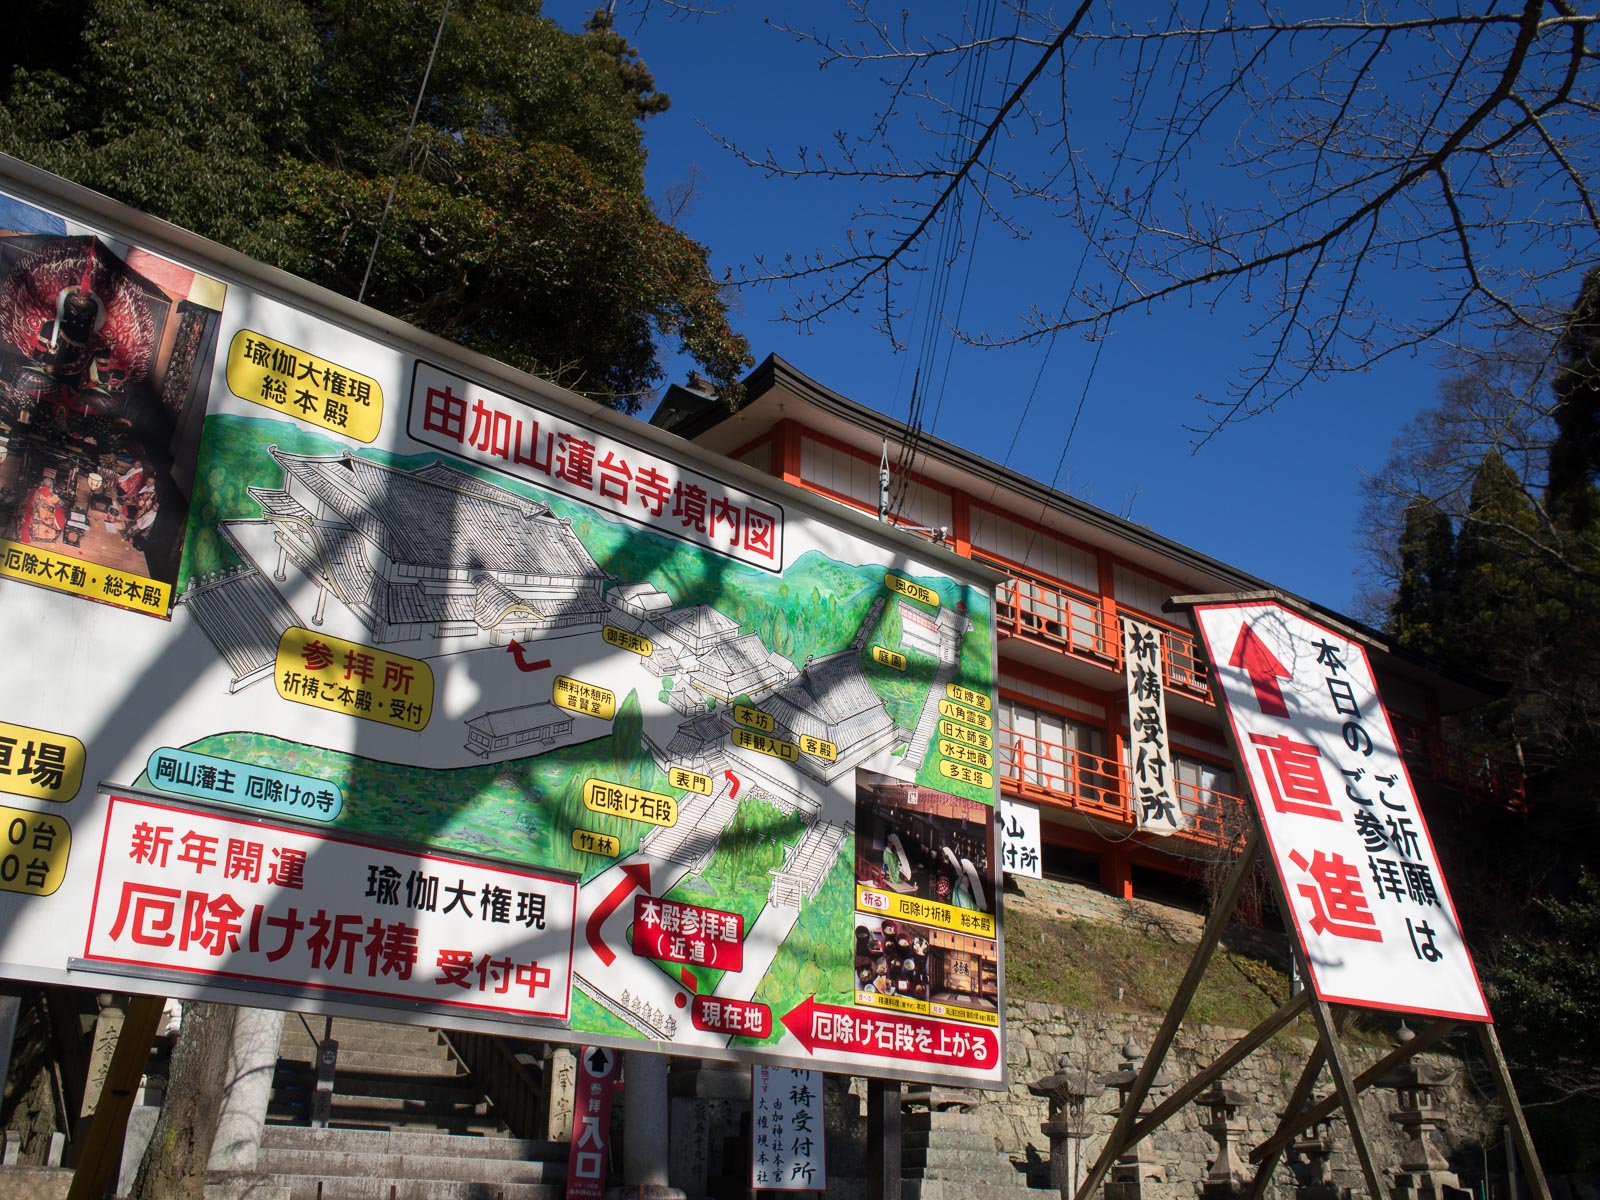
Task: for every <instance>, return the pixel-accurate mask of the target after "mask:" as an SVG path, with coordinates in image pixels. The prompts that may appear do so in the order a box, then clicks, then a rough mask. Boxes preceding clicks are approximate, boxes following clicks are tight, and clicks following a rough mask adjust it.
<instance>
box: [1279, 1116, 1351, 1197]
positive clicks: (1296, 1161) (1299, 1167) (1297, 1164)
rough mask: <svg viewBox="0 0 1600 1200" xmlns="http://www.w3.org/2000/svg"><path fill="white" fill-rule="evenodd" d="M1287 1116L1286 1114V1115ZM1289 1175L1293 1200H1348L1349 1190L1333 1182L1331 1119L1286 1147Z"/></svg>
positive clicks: (1301, 1135) (1319, 1122)
mask: <svg viewBox="0 0 1600 1200" xmlns="http://www.w3.org/2000/svg"><path fill="white" fill-rule="evenodd" d="M1286 1115H1287V1114H1286ZM1288 1162H1289V1171H1290V1173H1291V1174H1292V1175H1293V1176H1294V1180H1295V1189H1294V1191H1295V1197H1296V1200H1350V1189H1349V1188H1341V1187H1339V1186H1338V1185H1337V1184H1335V1183H1334V1180H1333V1118H1332V1117H1331V1116H1330V1117H1323V1118H1322V1120H1320V1121H1318V1122H1317V1123H1316V1124H1314V1125H1312V1126H1311V1127H1310V1128H1309V1129H1306V1130H1304V1131H1302V1132H1301V1134H1300V1136H1299V1137H1297V1138H1295V1139H1294V1141H1292V1142H1290V1143H1289V1154H1288Z"/></svg>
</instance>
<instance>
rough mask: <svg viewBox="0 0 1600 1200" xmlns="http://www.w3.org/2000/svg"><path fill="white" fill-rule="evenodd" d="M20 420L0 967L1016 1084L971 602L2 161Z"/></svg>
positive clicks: (274, 280)
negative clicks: (295, 871) (1009, 1062)
mask: <svg viewBox="0 0 1600 1200" xmlns="http://www.w3.org/2000/svg"><path fill="white" fill-rule="evenodd" d="M15 192H20V193H26V194H25V195H21V194H19V195H13V194H12V193H15ZM58 203H59V204H60V208H59V209H58V208H57V207H56V206H57V204H58ZM41 331H43V332H41ZM0 433H3V437H4V438H5V439H7V440H6V441H5V443H4V446H3V452H0V616H3V618H4V621H5V626H6V628H8V629H10V630H13V631H26V634H25V636H24V635H22V634H21V633H17V634H16V636H13V638H12V639H11V641H10V642H9V643H7V646H6V651H7V655H8V657H7V659H6V667H7V669H6V671H5V672H4V673H0V980H29V981H33V982H38V983H49V984H68V985H80V984H82V983H83V982H84V981H85V980H86V979H87V980H88V986H92V987H111V988H112V989H113V990H127V986H125V985H124V984H123V981H124V980H125V981H127V982H128V984H131V985H132V988H133V990H137V989H138V988H139V987H141V986H142V987H149V988H151V989H152V990H157V989H159V990H160V991H161V993H162V994H164V995H175V996H179V997H182V998H185V999H189V998H204V999H212V998H217V999H221V1000H223V1001H228V1000H236V999H237V998H238V994H239V993H238V989H239V988H241V987H244V988H249V989H253V990H254V991H255V992H256V994H258V995H259V996H260V997H261V1000H260V1002H261V1003H266V1004H269V1005H270V1004H275V1003H276V1004H280V1005H284V1006H289V1005H290V1004H291V1003H292V1005H293V1006H294V1007H297V1008H307V1007H310V1008H314V1009H318V1010H332V1011H336V1012H343V1011H346V1010H356V1011H360V1010H361V1009H363V1008H364V1007H366V1006H368V1005H387V1006H389V1011H390V1012H391V1014H392V1015H393V1016H394V1018H395V1019H399V1020H409V1021H421V1020H424V1019H426V1020H429V1021H433V1022H436V1023H440V1024H446V1025H448V1024H449V1022H450V1021H451V1020H452V1019H459V1020H461V1021H464V1022H467V1023H468V1024H470V1025H471V1026H472V1027H474V1028H483V1027H487V1026H493V1027H495V1028H496V1029H498V1030H499V1031H501V1032H506V1033H513V1034H517V1033H519V1032H520V1031H521V1030H522V1029H523V1028H524V1027H525V1026H526V1025H527V1023H528V1021H529V1020H530V1019H531V1020H533V1021H536V1022H538V1023H539V1025H540V1028H539V1030H538V1036H541V1037H553V1038H555V1039H556V1040H564V1041H569V1042H573V1043H578V1044H583V1045H589V1046H602V1047H607V1048H608V1049H609V1050H627V1049H630V1048H632V1047H635V1046H639V1045H648V1046H650V1047H652V1048H654V1049H658V1050H664V1051H670V1052H671V1053H675V1054H688V1055H690V1056H693V1057H700V1058H718V1059H722V1060H725V1061H736V1062H743V1063H756V1062H760V1063H764V1064H767V1065H774V1066H785V1067H800V1068H811V1067H820V1068H823V1069H826V1070H837V1071H841V1072H843V1073H846V1074H866V1075H879V1076H885V1077H891V1078H897V1079H902V1080H904V1079H910V1078H916V1079H919V1080H924V1081H927V1082H941V1083H942V1082H946V1081H949V1082H954V1083H959V1084H961V1085H963V1086H984V1087H1001V1086H1004V1082H1005V1078H1004V1076H1005V1072H1004V1055H1003V1053H1002V1049H1003V1047H1002V1044H1001V1043H1002V1033H1001V1030H1002V1027H1003V1020H1004V1014H1005V1011H1006V1009H1005V1001H1004V996H1003V994H1002V990H1001V986H1000V980H999V976H998V971H997V970H996V969H995V968H996V965H997V964H998V961H999V957H1000V955H999V949H1000V943H999V929H1000V920H999V917H1000V914H999V904H1000V896H999V894H998V893H999V888H998V887H997V886H996V885H997V884H998V881H999V870H998V858H997V855H996V852H995V847H994V842H993V830H994V826H995V821H994V805H995V802H996V797H997V792H996V788H995V778H994V764H993V762H992V761H991V758H992V750H993V739H994V722H993V717H992V715H991V714H992V713H993V711H994V707H993V706H994V623H993V600H992V586H991V581H990V579H989V576H988V573H987V571H986V570H985V569H982V568H978V567H975V566H973V565H972V564H969V563H965V562H963V560H961V559H959V558H957V557H955V556H954V555H951V554H948V553H947V552H946V551H944V550H938V549H935V548H933V547H926V548H925V547H924V546H923V544H921V543H919V542H916V541H913V540H911V539H910V536H909V535H906V534H903V533H899V532H896V531H894V530H891V529H888V528H887V527H885V526H883V525H881V524H879V523H877V522H874V521H870V520H869V519H867V518H866V517H864V516H862V515H859V514H854V513H850V512H848V511H846V510H844V509H841V508H839V507H838V506H837V505H834V504H832V503H831V502H828V501H824V500H812V499H809V498H807V497H806V496H804V495H803V494H802V493H799V492H798V491H794V490H788V489H787V488H785V487H784V486H783V485H780V484H777V483H775V482H773V481H769V480H765V479H762V478H761V477H759V476H757V475H755V474H753V473H752V472H750V471H749V470H748V469H747V468H745V467H741V466H739V465H737V464H734V463H731V462H728V461H726V460H723V459H719V458H717V457H715V456H712V455H707V454H705V453H702V452H701V451H700V450H698V449H697V448H695V447H693V446H691V445H690V444H689V443H686V442H683V441H682V440H681V439H678V438H673V437H670V436H668V435H665V434H662V433H661V432H660V431H659V430H655V429H652V428H651V427H649V426H647V425H642V424H640V423H638V422H635V421H629V420H626V419H624V418H622V417H621V416H619V415H618V414H615V413H611V412H608V411H605V410H603V409H599V408H596V406H595V405H594V404H592V403H590V402H587V401H582V400H580V399H579V398H577V397H573V396H571V395H568V394H565V393H562V392H560V391H559V390H558V389H555V388H553V387H551V386H550V385H548V384H545V383H543V382H541V381H539V380H535V379H532V378H530V377H519V376H517V375H516V374H515V373H513V372H511V371H509V369H507V368H504V367H501V366H498V365H496V364H493V363H491V362H488V361H487V360H484V359H480V358H477V357H476V356H473V355H470V354H464V353H461V352H459V350H458V348H456V347H452V346H451V345H449V344H448V343H445V342H442V341H439V340H437V339H431V338H429V337H427V336H426V335H424V334H421V333H420V332H418V331H415V330H410V329H407V328H405V327H403V326H401V325H399V324H398V323H396V322H393V321H390V320H388V319H386V318H381V317H377V316H376V315H375V314H373V313H371V312H370V311H369V310H365V309H362V308H359V307H358V306H356V305H353V304H351V303H350V302H349V301H347V300H344V299H342V298H340V297H337V296H334V295H332V294H331V293H325V292H321V291H319V290H318V289H315V288H312V287H310V285H304V284H298V283H296V282H294V281H292V280H288V279H285V278H282V277H278V276H276V275H271V276H268V275H263V274H262V272H261V271H260V270H259V269H258V268H257V267H256V266H255V265H254V264H251V263H249V262H248V261H246V260H242V259H240V258H239V257H238V256H236V255H233V254H231V252H226V251H222V250H221V249H220V248H218V247H215V246H211V245H209V244H207V243H204V242H202V241H200V240H199V239H196V238H194V237H192V236H189V235H185V234H182V233H181V231H174V230H172V229H170V228H169V227H167V226H163V225H158V224H156V223H154V222H151V221H149V220H147V219H145V218H143V217H142V216H140V215H139V214H137V213H133V212H131V211H129V210H127V209H123V208H121V207H119V206H116V205H114V204H112V203H111V202H109V201H106V200H104V199H103V198H100V197H95V196H93V195H92V194H89V193H85V192H82V191H78V190H76V189H73V188H71V187H70V186H69V185H66V184H64V183H63V182H61V181H58V180H51V179H49V178H47V177H42V176H41V175H40V174H39V173H38V172H35V171H33V170H32V169H31V168H27V167H25V166H23V165H22V164H19V163H16V162H14V161H13V160H9V159H5V158H4V156H0ZM935 713H936V714H937V719H928V720H924V714H929V715H930V718H931V716H932V714H935ZM8 747H9V748H10V749H9V752H8V751H7V748H8ZM864 781H865V782H864ZM113 796H120V797H142V798H143V799H142V800H123V799H118V800H115V801H113V800H112V799H111V797H113ZM911 797H919V798H920V801H918V800H912V799H910V798H911ZM152 805H154V807H152ZM161 806H165V807H161ZM913 810H914V811H913ZM928 813H931V816H925V815H924V814H928ZM913 822H915V824H913ZM141 826H143V827H146V828H147V830H148V831H149V832H148V833H147V835H141V836H148V838H149V839H151V840H149V841H148V843H147V844H146V845H144V846H143V847H142V848H141V849H140V850H139V851H138V852H137V853H136V852H135V850H134V838H135V834H136V830H137V829H138V828H139V827H141ZM869 827H870V829H869ZM913 828H915V829H916V830H917V831H918V832H925V833H926V840H925V841H916V840H914V839H912V837H911V836H910V834H911V831H912V829H913ZM897 829H899V830H900V836H899V837H898V839H897V841H896V842H895V846H897V847H898V849H897V850H895V851H894V852H893V853H891V854H890V857H889V858H886V857H885V854H886V847H887V845H888V839H889V835H890V834H892V833H895V832H896V830H897ZM864 830H866V831H868V832H858V831H864ZM163 831H165V832H163ZM802 833H803V836H801V834H802ZM158 834H159V835H160V837H162V838H167V839H170V844H163V843H161V842H160V841H159V839H158V838H157V835H158ZM184 838H187V839H188V842H187V843H186V842H184V841H183V840H182V839H184ZM874 839H876V840H874ZM235 842H237V843H239V845H240V847H241V854H242V855H243V857H242V858H239V859H234V858H232V856H231V854H230V849H229V848H230V846H231V845H232V844H233V843H235ZM190 845H192V846H193V847H194V848H193V849H190V848H189V846H190ZM313 851H315V853H313ZM258 852H259V854H260V855H261V856H262V857H261V858H260V860H259V866H257V863H256V858H255V856H256V854H257V853H258ZM275 852H281V854H282V855H283V856H285V861H287V860H289V859H294V860H296V861H303V863H304V872H303V886H302V885H300V884H299V883H293V884H292V883H290V882H288V880H289V878H290V877H289V876H288V875H287V874H285V868H283V867H282V866H281V865H280V866H278V867H275V866H274V862H275V860H274V859H273V858H272V855H273V854H274V853H275ZM891 859H892V863H893V868H894V870H893V871H892V872H891V871H890V870H889V863H890V860H891ZM274 870H276V871H277V875H276V876H274V874H273V872H274ZM373 872H376V874H373ZM386 872H387V873H386ZM891 874H892V876H893V878H892V879H891V878H890V875H891ZM413 876H416V877H417V879H418V880H419V885H420V881H422V877H424V876H426V877H429V878H430V879H432V880H433V881H434V882H436V883H437V887H438V895H437V898H436V899H435V898H433V897H432V896H425V897H423V898H422V900H424V901H426V903H422V902H419V901H418V899H417V898H416V897H414V896H413V895H412V894H409V893H408V890H407V888H408V885H410V884H411V883H412V881H413ZM396 877H398V884H399V887H398V892H396V891H395V890H393V888H392V887H391V885H392V884H394V883H395V882H396ZM298 878H299V877H296V879H298ZM451 889H459V890H458V891H454V890H451ZM862 895H866V896H868V897H870V898H871V899H874V900H881V901H882V903H881V904H880V905H877V906H876V907H874V908H873V909H872V910H871V911H866V912H864V911H863V909H862V907H861V906H860V905H859V904H858V899H859V897H860V896H862ZM397 897H398V900H396V898H397ZM485 897H487V899H486V898H485ZM525 897H527V898H534V897H537V898H541V899H542V901H543V904H544V908H543V915H542V920H543V921H544V925H545V927H544V928H542V929H541V928H540V927H539V924H538V919H537V918H536V919H534V920H533V923H532V924H531V925H530V924H529V923H528V920H529V918H530V917H536V913H535V909H533V908H532V907H529V908H528V909H527V910H526V912H524V910H523V909H522V908H520V907H519V905H521V904H522V903H523V901H524V898H525ZM505 898H509V900H508V902H509V906H510V907H509V915H508V917H507V919H505V920H502V919H501V918H502V916H503V915H506V914H507V912H508V910H507V909H505V908H504V907H502V903H503V901H504V900H505ZM124 900H126V901H127V905H126V909H125V908H124V904H123V901H124ZM529 903H530V905H531V899H530V900H529ZM469 910H470V913H471V915H470V916H469V915H468V912H469ZM641 914H642V916H641ZM91 921H92V922H93V925H92V932H91ZM640 930H643V931H645V932H646V933H648V934H650V935H651V936H648V937H644V936H636V934H637V933H638V931H640ZM380 937H381V938H382V939H383V940H382V941H381V942H380V940H379V939H380ZM391 938H392V941H391V940H390V939H391ZM413 938H414V942H413ZM874 938H876V940H877V942H878V943H879V945H878V948H877V949H875V950H874V949H873V941H874ZM891 946H892V947H893V948H894V952H893V953H891V952H890V947H891ZM86 947H87V949H86ZM218 947H222V948H223V949H222V950H219V949H218ZM413 951H414V953H415V959H414V961H413V960H412V957H411V956H412V953H413ZM880 960H881V964H882V968H883V969H882V971H879V970H878V967H879V964H880ZM403 966H408V967H409V972H410V973H409V975H406V974H404V973H403V970H402V967H403ZM864 970H865V971H866V972H867V979H868V981H869V982H870V983H871V984H872V985H873V986H871V987H867V988H863V987H861V986H859V984H860V982H861V974H862V972H863V971H864ZM879 981H881V987H882V989H883V990H879ZM252 999H254V997H252ZM396 1006H398V1007H396ZM424 1014H425V1015H424Z"/></svg>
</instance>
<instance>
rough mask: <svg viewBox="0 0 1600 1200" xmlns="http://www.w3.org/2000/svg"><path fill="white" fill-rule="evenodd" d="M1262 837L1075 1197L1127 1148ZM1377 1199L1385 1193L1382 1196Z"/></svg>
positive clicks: (1235, 877)
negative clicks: (1153, 1081)
mask: <svg viewBox="0 0 1600 1200" xmlns="http://www.w3.org/2000/svg"><path fill="white" fill-rule="evenodd" d="M1261 843H1262V837H1261V830H1260V828H1259V827H1257V828H1253V829H1251V831H1250V837H1249V839H1248V840H1247V841H1246V842H1245V844H1244V849H1243V851H1241V852H1240V854H1239V859H1238V861H1237V862H1235V863H1234V864H1233V873H1232V874H1231V875H1229V876H1228V883H1227V886H1226V887H1224V888H1223V891H1222V895H1221V897H1220V898H1219V899H1218V900H1217V905H1216V907H1215V908H1213V909H1212V910H1211V916H1210V917H1208V918H1207V919H1206V927H1205V930H1204V932H1202V933H1201V935H1200V944H1199V945H1198V946H1196V947H1195V950H1194V957H1193V958H1191V959H1190V960H1189V969H1188V970H1187V971H1185V972H1184V976H1183V980H1182V982H1180V983H1179V984H1178V990H1177V992H1176V993H1175V994H1174V995H1173V997H1172V1003H1171V1005H1169V1006H1168V1008H1167V1015H1166V1019H1165V1020H1163V1021H1162V1022H1161V1028H1160V1029H1159V1030H1158V1031H1157V1032H1156V1037H1155V1041H1154V1042H1153V1043H1152V1044H1151V1046H1150V1050H1149V1053H1147V1054H1146V1055H1145V1060H1144V1063H1143V1065H1141V1066H1140V1068H1139V1074H1138V1075H1137V1076H1136V1077H1135V1078H1134V1081H1133V1090H1132V1091H1130V1092H1129V1093H1128V1099H1127V1101H1126V1103H1124V1104H1123V1106H1122V1111H1121V1112H1120V1113H1118V1114H1117V1123H1116V1125H1115V1126H1114V1127H1113V1128H1112V1130H1111V1136H1110V1137H1109V1138H1107V1139H1106V1144H1105V1145H1104V1146H1103V1147H1101V1149H1100V1157H1099V1158H1097V1159H1095V1161H1094V1166H1092V1167H1090V1168H1089V1173H1088V1174H1087V1175H1086V1176H1084V1180H1083V1183H1082V1184H1080V1185H1079V1187H1078V1191H1077V1196H1076V1200H1088V1197H1090V1196H1092V1195H1094V1193H1095V1190H1096V1189H1097V1188H1099V1186H1100V1183H1101V1181H1102V1180H1104V1179H1105V1177H1106V1173H1107V1172H1108V1171H1109V1170H1110V1169H1111V1164H1112V1163H1114V1162H1115V1161H1116V1160H1117V1156H1118V1155H1119V1154H1121V1153H1122V1152H1123V1151H1124V1150H1126V1149H1127V1148H1128V1144H1129V1141H1128V1133H1129V1131H1130V1130H1131V1129H1132V1128H1133V1126H1134V1123H1135V1121H1136V1120H1137V1118H1138V1115H1139V1108H1140V1107H1141V1106H1142V1105H1143V1104H1144V1099H1145V1097H1146V1096H1147V1095H1149V1094H1150V1081H1151V1080H1152V1079H1154V1078H1155V1077H1156V1072H1157V1071H1159V1070H1160V1069H1161V1064H1162V1061H1163V1060H1164V1059H1165V1058H1166V1056H1167V1051H1168V1049H1170V1048H1171V1046H1172V1040H1173V1039H1174V1038H1175V1037H1177V1036H1178V1026H1179V1025H1181V1024H1182V1023H1183V1018H1184V1014H1185V1013H1187V1012H1188V1011H1189V1002H1190V1001H1191V1000H1193V999H1194V994H1195V992H1196V991H1197V990H1198V989H1199V987H1200V980H1201V978H1202V977H1203V976H1204V975H1205V973H1206V967H1207V966H1209V965H1210V963H1211V956H1212V955H1213V954H1214V953H1216V949H1217V943H1218V942H1220V941H1221V940H1222V931H1223V930H1224V929H1226V928H1227V927H1228V922H1229V920H1231V919H1232V917H1233V910H1234V908H1235V907H1237V905H1238V903H1239V895H1240V893H1241V892H1243V891H1244V885H1245V882H1246V881H1247V880H1248V879H1249V878H1250V872H1251V870H1252V869H1253V868H1254V867H1255V865H1256V861H1257V860H1258V859H1259V858H1260V857H1261ZM1379 1200H1383V1198H1382V1197H1380V1198H1379Z"/></svg>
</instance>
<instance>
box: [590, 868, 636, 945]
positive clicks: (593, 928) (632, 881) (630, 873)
mask: <svg viewBox="0 0 1600 1200" xmlns="http://www.w3.org/2000/svg"><path fill="white" fill-rule="evenodd" d="M622 874H623V876H624V878H623V879H622V880H621V881H620V882H618V884H617V886H616V887H614V888H612V889H611V894H610V895H609V896H607V897H606V898H605V899H604V900H602V901H600V903H599V904H596V905H595V906H594V911H593V912H592V913H590V914H589V923H588V924H587V925H585V926H584V928H583V936H584V937H585V938H586V939H587V940H588V942H589V949H591V950H593V951H594V955H595V957H596V958H598V959H599V960H600V961H601V962H602V963H604V964H605V965H606V966H608V967H609V966H610V965H611V964H612V963H613V962H615V961H616V959H617V952H616V951H615V950H613V949H612V948H611V947H610V946H608V945H606V944H605V942H604V941H602V940H601V938H600V927H601V926H602V925H604V924H605V923H606V919H607V918H608V917H610V916H611V914H612V913H614V912H616V911H617V909H619V908H621V907H622V902H623V901H624V900H626V899H627V898H628V896H629V895H630V894H632V892H633V889H634V888H638V889H639V890H640V891H642V892H645V893H647V894H648V893H649V891H650V864H649V863H647V862H639V863H630V864H629V865H628V866H625V867H623V868H622Z"/></svg>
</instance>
